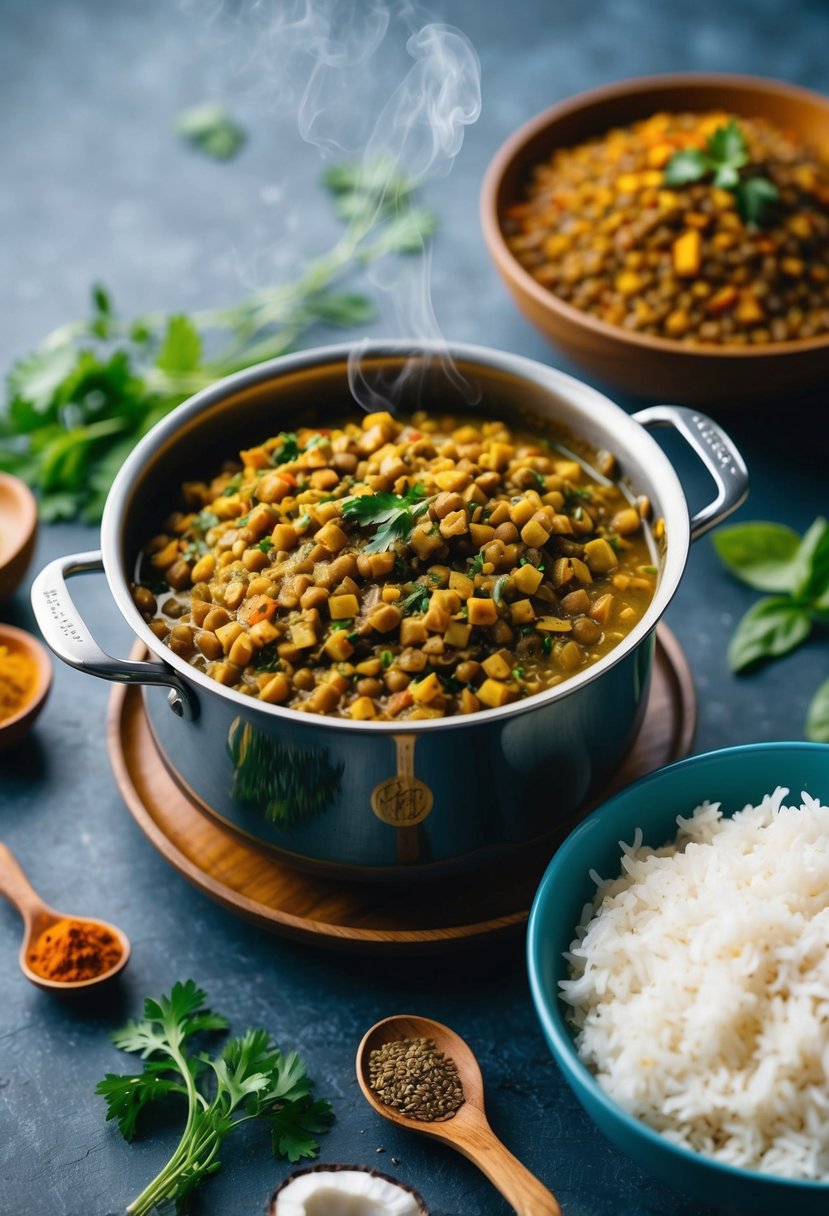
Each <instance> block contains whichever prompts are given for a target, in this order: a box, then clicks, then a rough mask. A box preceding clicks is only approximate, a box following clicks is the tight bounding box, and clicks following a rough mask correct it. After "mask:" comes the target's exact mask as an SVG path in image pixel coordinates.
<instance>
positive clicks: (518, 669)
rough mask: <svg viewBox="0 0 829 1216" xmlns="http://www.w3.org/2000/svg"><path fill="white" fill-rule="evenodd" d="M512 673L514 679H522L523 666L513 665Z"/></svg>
mask: <svg viewBox="0 0 829 1216" xmlns="http://www.w3.org/2000/svg"><path fill="white" fill-rule="evenodd" d="M512 674H513V675H514V676H515V678H516V680H523V679H524V668H523V667H513V669H512Z"/></svg>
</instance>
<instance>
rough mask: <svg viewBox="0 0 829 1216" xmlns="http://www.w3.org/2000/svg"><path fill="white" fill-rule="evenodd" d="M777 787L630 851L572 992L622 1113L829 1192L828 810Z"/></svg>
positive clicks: (581, 953) (707, 1150)
mask: <svg viewBox="0 0 829 1216" xmlns="http://www.w3.org/2000/svg"><path fill="white" fill-rule="evenodd" d="M788 792H789V791H788V790H786V789H782V788H778V789H776V790H775V791H774V793H773V794H772V795H770V796H767V797H765V798H764V799H763V801H762V802H761V804H760V805H759V806H756V807H753V806H747V807H745V809H744V810H742V811H740V812H738V813H737V814H735V815H734V816H733V818H731V819H727V818H723V817H722V815H721V813H720V808H719V804H718V803H708V802H706V803H703V805H702V806H699V807H697V808H696V810H695V811H694V812H693V814H692V815H691V816H690V818H688V819H683V818H682V817H681V816H680V817H677V823H678V825H679V834H678V836H677V838H676V840H675V841H674V843H673V844H671V845H669V846H666V847H665V848H660V849H652V848H648V847H644V846H643V845H642V834H641V832H640V831H639V830H638V829H637V831H636V833H635V838H634V841H633V844H632V845H630V846H627V845H625V844H622V842H620V844H621V848H622V857H621V865H622V874H621V876H620V877H618V878H616V879H614V880H613V881H611V882H603V881H602V880H601V879H599V877H598V876H597V875H595V874H593V875H591V877H592V878H593V879H594V880H595V881H596V882H597V884H598V890H597V893H596V898H595V900H594V902H593V904H592V905H590V904H588V905H587V907H586V908H585V909H584V913H583V915H582V921H581V924H580V926H579V928H578V929H577V931H576V932H577V936H576V940H575V941H574V942H573V943H572V945H571V947H570V951H569V953H568V954H567V956H566V957H567V960H568V963H569V967H570V975H571V977H572V978H571V979H569V980H566V981H562V983H561V990H562V991H561V996H562V998H563V1000H564V1001H566V1002H567V1004H568V1005H570V1006H571V1010H570V1011H569V1012H570V1015H571V1017H572V1021H573V1022H574V1023H575V1025H576V1027H578V1038H577V1047H578V1052H579V1055H580V1056H581V1058H582V1059H583V1060H584V1061H585V1062H586V1064H587V1065H588V1066H589V1067H590V1069H591V1070H592V1071H593V1072H594V1073H595V1075H596V1077H597V1079H598V1080H599V1082H600V1083H601V1085H602V1086H603V1087H604V1089H606V1090H607V1092H608V1093H609V1094H610V1095H611V1096H612V1097H613V1098H614V1099H615V1101H616V1102H618V1103H619V1104H620V1105H621V1106H622V1107H624V1109H625V1110H627V1111H629V1112H630V1113H631V1114H632V1115H635V1116H636V1117H637V1118H640V1119H642V1120H644V1121H645V1122H646V1123H647V1124H649V1125H650V1126H651V1127H652V1128H654V1129H655V1130H656V1131H659V1132H661V1133H662V1134H663V1135H664V1136H665V1137H666V1138H667V1139H669V1140H671V1141H673V1142H674V1143H675V1144H681V1145H684V1146H685V1147H686V1148H690V1149H694V1150H696V1151H697V1152H700V1153H704V1154H706V1155H708V1156H711V1157H715V1158H716V1159H717V1160H719V1161H723V1162H729V1163H730V1164H732V1165H738V1166H743V1167H747V1168H750V1169H755V1170H759V1171H761V1172H763V1173H767V1174H775V1175H782V1176H784V1177H789V1178H810V1179H820V1180H822V1181H829V807H825V806H822V805H821V804H820V802H819V801H817V800H816V799H814V798H811V797H809V795H808V794H806V793H803V794H802V795H801V797H802V799H803V803H802V805H801V806H799V807H795V806H784V805H783V799H784V798H785V797H786V795H787V794H788Z"/></svg>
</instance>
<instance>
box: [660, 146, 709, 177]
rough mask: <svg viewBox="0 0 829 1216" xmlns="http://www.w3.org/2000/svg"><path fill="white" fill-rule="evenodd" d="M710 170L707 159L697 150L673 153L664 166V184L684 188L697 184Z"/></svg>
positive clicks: (689, 149)
mask: <svg viewBox="0 0 829 1216" xmlns="http://www.w3.org/2000/svg"><path fill="white" fill-rule="evenodd" d="M710 168H711V165H710V162H709V160H708V157H707V156H706V155H705V153H704V152H700V150H699V149H698V148H687V149H686V150H685V151H683V152H675V153H674V155H673V156H672V157H671V159H670V160H669V161H668V164H667V165H666V166H665V182H666V183H667V185H669V186H686V185H687V184H688V183H689V182H698V181H699V180H700V178H703V177H705V175H706V173H708V172H709V170H710Z"/></svg>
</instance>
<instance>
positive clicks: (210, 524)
mask: <svg viewBox="0 0 829 1216" xmlns="http://www.w3.org/2000/svg"><path fill="white" fill-rule="evenodd" d="M218 522H219V517H218V515H217V514H216V513H215V511H199V513H198V515H197V516H196V518H195V519H194V520H193V527H194V528H198V530H199V532H202V533H204V532H209V531H210V529H211V528H215V527H216V524H217V523H218Z"/></svg>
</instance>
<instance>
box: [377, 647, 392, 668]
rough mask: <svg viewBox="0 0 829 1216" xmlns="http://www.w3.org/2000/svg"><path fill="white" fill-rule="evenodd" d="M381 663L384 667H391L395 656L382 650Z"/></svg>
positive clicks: (388, 651)
mask: <svg viewBox="0 0 829 1216" xmlns="http://www.w3.org/2000/svg"><path fill="white" fill-rule="evenodd" d="M380 662H381V663H382V664H383V666H384V667H391V665H392V663H393V662H394V655H393V654H392V652H391V651H390V650H381V651H380Z"/></svg>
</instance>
